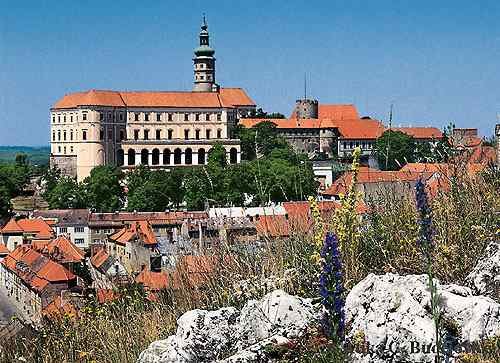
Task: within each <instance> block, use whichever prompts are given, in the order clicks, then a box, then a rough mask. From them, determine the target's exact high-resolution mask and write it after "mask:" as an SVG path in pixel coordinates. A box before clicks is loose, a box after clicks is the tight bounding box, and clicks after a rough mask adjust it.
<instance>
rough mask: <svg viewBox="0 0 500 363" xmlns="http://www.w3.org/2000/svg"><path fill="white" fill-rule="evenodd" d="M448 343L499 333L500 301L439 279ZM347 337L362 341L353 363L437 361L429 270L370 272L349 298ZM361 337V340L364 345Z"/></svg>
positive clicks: (475, 339)
mask: <svg viewBox="0 0 500 363" xmlns="http://www.w3.org/2000/svg"><path fill="white" fill-rule="evenodd" d="M438 294H439V297H440V301H441V303H440V306H441V308H442V310H443V315H444V318H445V319H444V323H443V326H444V328H445V329H446V337H445V341H444V344H445V345H447V344H454V347H455V348H457V346H458V344H468V343H471V342H474V341H477V340H480V339H484V338H489V337H493V336H495V335H497V334H500V305H499V304H498V303H496V302H495V301H493V300H492V299H490V298H488V297H484V296H473V295H472V291H471V289H469V288H466V287H462V286H458V285H440V284H439V283H438ZM346 320H347V326H348V327H349V334H348V337H347V338H348V340H349V341H350V342H351V343H353V344H354V346H358V347H359V346H360V345H361V346H363V349H361V350H362V353H363V354H355V355H353V357H351V359H352V361H353V362H365V361H369V362H374V363H379V362H380V363H382V362H388V361H394V362H396V361H397V362H433V361H434V353H433V351H432V350H433V349H435V338H434V334H435V333H434V332H435V328H434V322H433V320H432V316H431V313H430V293H429V290H428V287H427V276H426V275H409V276H399V275H395V274H385V275H380V276H377V275H374V274H370V275H369V276H367V277H366V278H365V279H364V280H363V281H361V282H360V283H358V284H357V285H356V286H355V287H354V288H353V289H352V290H351V292H350V293H349V295H348V296H347V299H346ZM360 341H362V343H361V344H360Z"/></svg>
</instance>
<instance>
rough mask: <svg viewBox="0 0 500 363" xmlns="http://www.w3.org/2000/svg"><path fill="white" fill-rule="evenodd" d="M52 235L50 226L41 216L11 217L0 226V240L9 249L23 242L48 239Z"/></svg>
mask: <svg viewBox="0 0 500 363" xmlns="http://www.w3.org/2000/svg"><path fill="white" fill-rule="evenodd" d="M52 237H54V231H53V230H52V227H51V226H50V225H49V224H48V223H47V222H46V221H44V220H43V219H41V218H21V219H16V218H11V219H10V220H9V221H8V222H7V224H5V226H3V227H2V228H0V242H2V243H3V244H5V246H7V248H8V249H9V251H13V250H15V249H16V247H17V246H20V245H22V244H24V243H31V242H33V241H40V240H48V239H51V238H52Z"/></svg>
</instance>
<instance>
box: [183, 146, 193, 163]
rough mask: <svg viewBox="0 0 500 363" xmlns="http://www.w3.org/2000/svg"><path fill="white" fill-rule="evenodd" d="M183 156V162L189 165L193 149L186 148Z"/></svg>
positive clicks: (191, 161) (191, 160)
mask: <svg viewBox="0 0 500 363" xmlns="http://www.w3.org/2000/svg"><path fill="white" fill-rule="evenodd" d="M184 158H185V162H184V163H185V164H186V165H191V164H192V163H193V150H191V149H190V148H187V149H186V151H184Z"/></svg>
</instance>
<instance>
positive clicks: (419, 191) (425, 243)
mask: <svg viewBox="0 0 500 363" xmlns="http://www.w3.org/2000/svg"><path fill="white" fill-rule="evenodd" d="M415 190H416V199H417V210H418V213H419V217H420V219H419V224H420V233H419V243H420V246H421V247H424V248H429V247H432V220H431V207H430V205H429V201H428V199H427V192H426V190H425V183H424V182H423V181H422V179H419V180H418V181H417V184H416V185H415Z"/></svg>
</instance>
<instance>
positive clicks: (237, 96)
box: [220, 88, 255, 107]
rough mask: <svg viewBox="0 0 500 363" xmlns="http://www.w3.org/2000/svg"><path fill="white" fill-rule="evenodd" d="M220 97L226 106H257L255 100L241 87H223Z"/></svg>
mask: <svg viewBox="0 0 500 363" xmlns="http://www.w3.org/2000/svg"><path fill="white" fill-rule="evenodd" d="M220 97H221V101H222V105H223V106H225V107H231V106H255V102H254V101H253V100H252V99H251V98H250V97H248V95H247V93H246V92H245V91H244V90H243V89H241V88H221V89H220Z"/></svg>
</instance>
